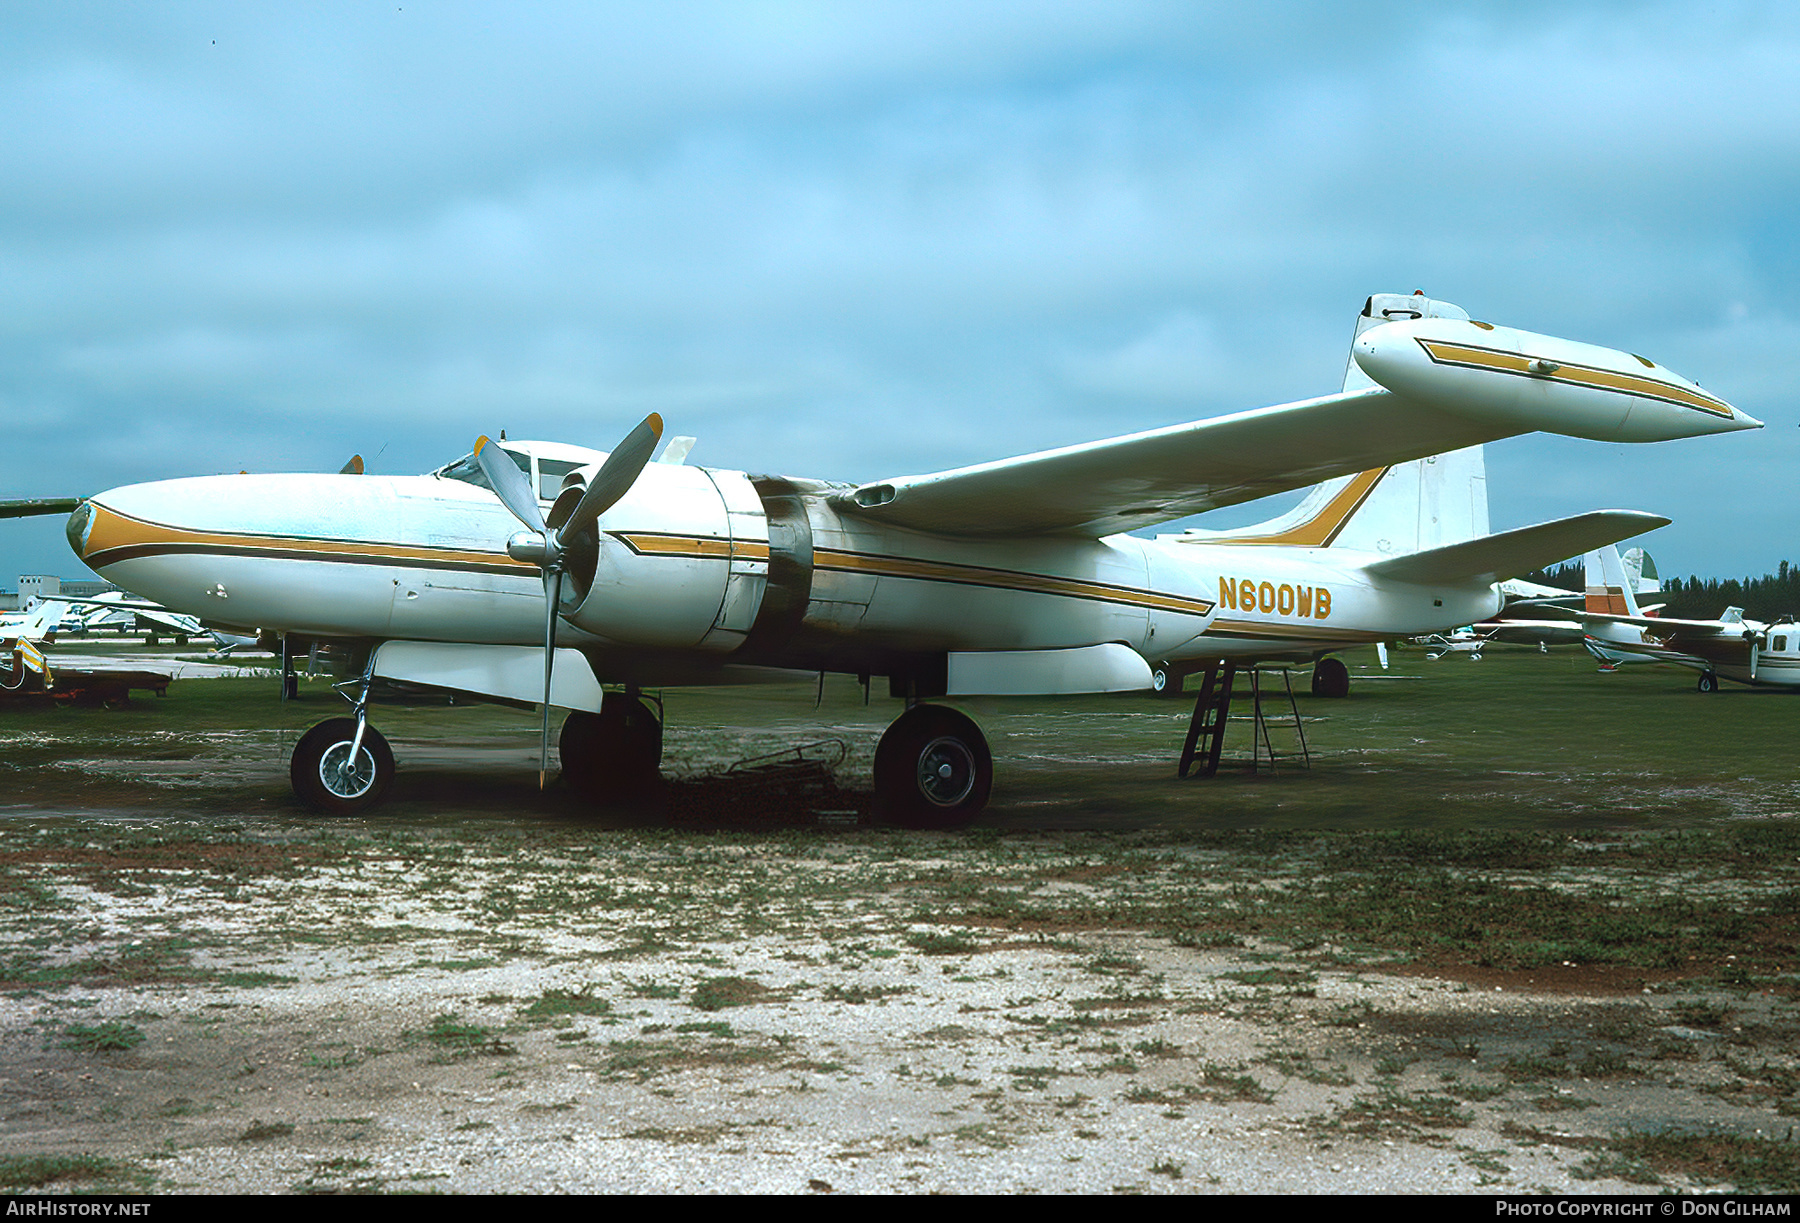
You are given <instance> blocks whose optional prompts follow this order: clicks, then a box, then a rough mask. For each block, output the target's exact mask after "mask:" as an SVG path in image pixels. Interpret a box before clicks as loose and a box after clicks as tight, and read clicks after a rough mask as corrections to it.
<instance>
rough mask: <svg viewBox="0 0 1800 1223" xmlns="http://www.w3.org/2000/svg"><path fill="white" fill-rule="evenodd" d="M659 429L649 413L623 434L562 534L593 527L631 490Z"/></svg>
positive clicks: (659, 422)
mask: <svg viewBox="0 0 1800 1223" xmlns="http://www.w3.org/2000/svg"><path fill="white" fill-rule="evenodd" d="M662 428H663V422H662V417H661V416H658V415H657V414H656V413H655V412H652V413H650V415H648V416H646V417H644V420H643V423H642V424H640V425H638V427H637V428H635V429H633V430H632V431H631V432H630V433H628V434H626V436H625V440H624V441H622V442H620V443H619V444H618V445H617V446H616V447H614V449H613V452H612V453H611V454H609V455H607V456H606V462H604V463H602V464H600V470H599V471H598V472H596V473H594V478H593V479H592V480H590V481H589V482H588V486H587V492H585V493H583V494H582V495H581V503H580V504H579V505H577V506H576V507H575V512H574V513H573V514H570V515H569V521H568V522H567V523H565V524H564V525H563V528H562V531H561V534H563V535H565V536H569V535H576V534H579V533H580V532H582V531H584V530H586V529H587V528H588V527H591V526H593V525H594V523H595V522H596V521H597V520H598V519H599V517H600V515H602V514H604V513H606V511H607V510H610V509H611V508H612V507H613V506H614V504H616V503H617V502H618V500H619V498H620V497H623V496H624V495H625V494H626V493H628V492H630V491H631V486H632V485H633V484H636V483H637V478H638V476H639V475H641V474H642V473H643V470H644V465H645V464H647V463H649V461H650V455H651V453H652V452H654V451H655V449H656V443H657V442H658V441H660V440H661V439H662ZM484 470H485V468H484Z"/></svg>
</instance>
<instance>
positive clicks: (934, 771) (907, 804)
mask: <svg viewBox="0 0 1800 1223" xmlns="http://www.w3.org/2000/svg"><path fill="white" fill-rule="evenodd" d="M993 785H994V761H993V756H992V755H991V754H990V753H989V751H988V745H987V739H986V738H984V737H983V736H982V733H981V728H980V727H978V726H976V725H975V723H973V722H971V721H970V720H969V719H968V718H966V717H964V716H963V715H962V714H960V713H958V712H956V710H954V709H946V708H944V707H943V706H941V705H916V706H914V707H913V708H911V709H909V710H907V711H906V712H905V713H903V714H901V715H900V717H899V718H897V719H896V720H895V721H894V724H893V725H892V726H890V727H888V728H887V733H885V734H883V735H882V736H881V743H880V745H879V746H878V747H877V748H876V749H875V801H876V804H877V806H878V808H879V809H880V811H881V813H882V814H883V815H884V816H886V817H887V818H888V819H890V820H892V821H893V822H894V823H896V824H899V825H901V826H902V827H905V828H961V827H962V826H964V825H965V824H967V823H969V822H970V821H971V820H973V819H974V818H975V817H976V816H977V815H979V814H980V813H981V809H982V808H983V807H985V806H987V800H988V792H989V791H990V790H992V789H993Z"/></svg>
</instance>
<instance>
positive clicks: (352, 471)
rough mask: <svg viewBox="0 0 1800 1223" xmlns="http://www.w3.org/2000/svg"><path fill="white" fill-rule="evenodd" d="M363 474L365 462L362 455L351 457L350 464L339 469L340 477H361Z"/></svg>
mask: <svg viewBox="0 0 1800 1223" xmlns="http://www.w3.org/2000/svg"><path fill="white" fill-rule="evenodd" d="M362 473H363V461H362V455H360V454H353V455H351V456H350V461H349V462H348V463H345V464H344V465H343V466H342V467H340V468H338V475H340V476H360V475H362Z"/></svg>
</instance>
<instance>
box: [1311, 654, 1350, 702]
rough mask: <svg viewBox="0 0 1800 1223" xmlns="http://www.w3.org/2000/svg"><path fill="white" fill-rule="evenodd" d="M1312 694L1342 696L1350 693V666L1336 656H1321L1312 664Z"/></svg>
mask: <svg viewBox="0 0 1800 1223" xmlns="http://www.w3.org/2000/svg"><path fill="white" fill-rule="evenodd" d="M1312 694H1313V695H1314V696H1329V697H1344V696H1349V695H1350V668H1349V667H1346V666H1345V665H1344V664H1343V662H1342V661H1341V660H1339V659H1336V658H1321V659H1320V660H1319V661H1318V662H1316V663H1314V664H1313V673H1312Z"/></svg>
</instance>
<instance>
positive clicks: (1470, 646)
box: [1414, 548, 1662, 662]
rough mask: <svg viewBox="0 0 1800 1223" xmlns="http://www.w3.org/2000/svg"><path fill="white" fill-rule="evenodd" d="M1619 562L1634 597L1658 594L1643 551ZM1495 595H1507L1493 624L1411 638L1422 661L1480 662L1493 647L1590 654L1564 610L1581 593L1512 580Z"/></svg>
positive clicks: (1573, 614)
mask: <svg viewBox="0 0 1800 1223" xmlns="http://www.w3.org/2000/svg"><path fill="white" fill-rule="evenodd" d="M1612 551H1613V552H1614V553H1615V555H1616V554H1617V552H1618V550H1617V549H1616V548H1613V549H1612ZM1589 555H1590V556H1594V555H1597V554H1596V553H1589ZM1620 562H1621V564H1622V566H1623V570H1624V582H1625V589H1627V590H1631V591H1634V592H1636V593H1637V594H1653V593H1655V592H1657V591H1660V590H1661V589H1662V583H1661V582H1660V581H1658V580H1657V577H1656V563H1655V562H1654V561H1652V560H1651V559H1650V554H1649V553H1648V552H1645V551H1644V550H1643V549H1642V548H1628V549H1627V550H1626V551H1625V553H1624V555H1623V556H1622V557H1620ZM1500 593H1501V594H1503V595H1505V596H1506V599H1507V603H1506V606H1505V607H1504V608H1502V609H1501V612H1500V614H1499V615H1498V616H1497V617H1495V618H1494V619H1492V620H1484V621H1482V622H1481V623H1480V624H1471V625H1467V626H1466V627H1463V628H1459V629H1457V630H1455V631H1454V632H1451V633H1433V634H1430V635H1429V636H1426V637H1419V638H1415V639H1414V640H1415V641H1417V642H1418V643H1419V644H1420V645H1422V646H1424V647H1425V648H1426V653H1425V657H1426V659H1427V660H1428V661H1431V662H1436V661H1437V660H1438V659H1440V658H1442V657H1444V655H1446V654H1455V653H1466V654H1467V655H1468V656H1469V661H1471V662H1480V661H1481V651H1482V649H1483V648H1484V647H1486V646H1488V645H1489V644H1491V643H1493V642H1501V643H1504V644H1506V645H1535V646H1536V647H1537V648H1538V652H1539V653H1545V654H1547V653H1549V650H1550V647H1551V646H1553V645H1588V649H1589V651H1590V652H1592V651H1593V649H1594V647H1593V646H1592V645H1591V644H1589V643H1588V640H1587V630H1586V629H1585V628H1584V627H1583V625H1582V623H1581V615H1580V613H1579V612H1578V611H1576V610H1575V608H1574V606H1565V604H1567V605H1575V604H1582V603H1583V602H1584V599H1585V596H1584V595H1583V593H1582V592H1580V591H1575V590H1561V589H1558V588H1557V587H1555V586H1545V585H1543V584H1541V583H1538V582H1526V581H1519V580H1514V581H1510V582H1502V583H1500ZM1660 606H1662V605H1661V604H1660V603H1657V604H1652V605H1650V606H1649V607H1647V608H1645V609H1644V611H1645V613H1646V614H1653V613H1654V612H1655V610H1656V608H1658V607H1660ZM1532 611H1539V612H1540V613H1546V612H1547V613H1554V615H1555V618H1554V619H1546V618H1544V616H1543V615H1542V614H1540V615H1538V616H1535V617H1534V616H1533V615H1531V612H1532ZM1602 661H1605V660H1604V659H1602Z"/></svg>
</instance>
